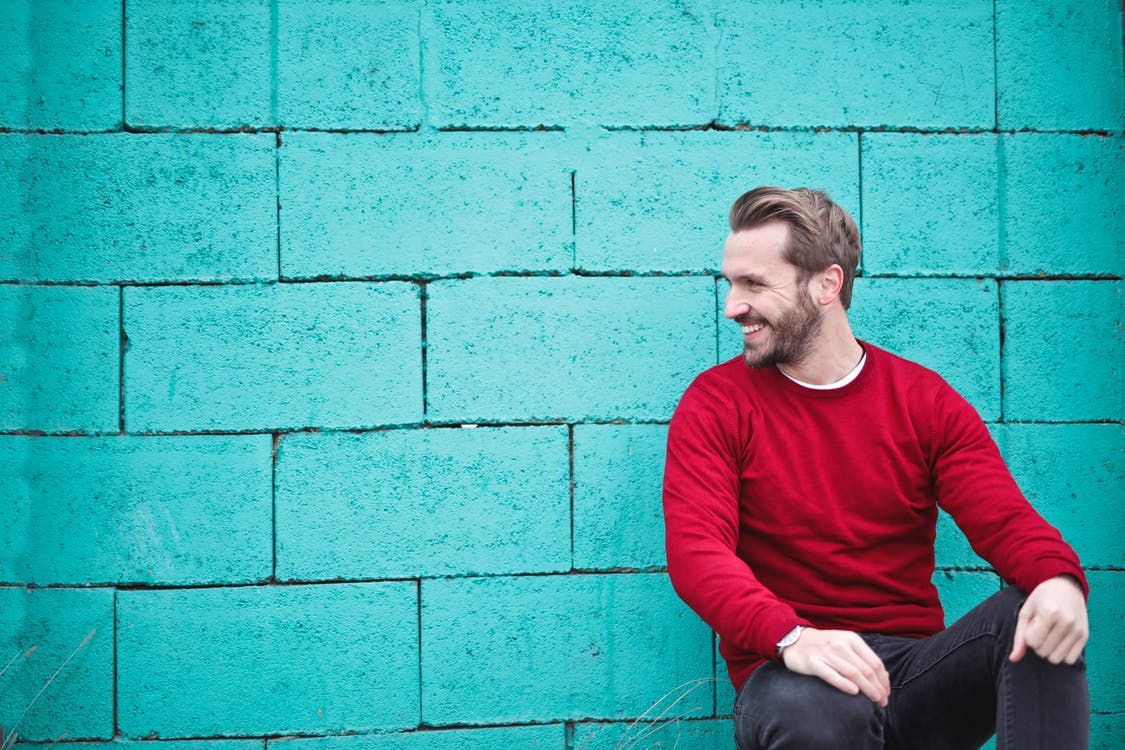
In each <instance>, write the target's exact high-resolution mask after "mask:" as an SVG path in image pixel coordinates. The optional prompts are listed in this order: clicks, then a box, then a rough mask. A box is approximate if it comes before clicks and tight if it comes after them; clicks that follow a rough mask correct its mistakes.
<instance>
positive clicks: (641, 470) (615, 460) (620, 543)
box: [574, 424, 668, 570]
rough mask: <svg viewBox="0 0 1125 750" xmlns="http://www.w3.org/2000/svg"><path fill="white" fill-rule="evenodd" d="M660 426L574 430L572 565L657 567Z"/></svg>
mask: <svg viewBox="0 0 1125 750" xmlns="http://www.w3.org/2000/svg"><path fill="white" fill-rule="evenodd" d="M667 437H668V428H667V426H665V425H655V424H635V425H602V424H599V425H578V426H577V427H575V428H574V567H576V568H579V569H588V570H606V569H609V568H656V567H663V566H664V565H665V564H666V561H665V559H664V516H663V514H662V513H661V510H660V491H661V486H662V484H663V479H664V443H665V440H667Z"/></svg>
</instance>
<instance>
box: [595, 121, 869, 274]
mask: <svg viewBox="0 0 1125 750" xmlns="http://www.w3.org/2000/svg"><path fill="white" fill-rule="evenodd" d="M858 154H859V147H858V145H857V137H856V135H855V134H854V133H792V132H775V133H757V132H750V133H717V132H690V133H607V134H604V135H602V136H601V137H598V138H596V139H593V140H591V141H590V145H589V153H587V154H585V155H584V156H583V157H582V158H581V159H580V160H579V162H578V168H577V174H576V189H575V218H576V232H577V234H576V247H577V249H576V265H577V266H578V268H582V269H586V270H592V271H667V272H682V271H697V272H698V271H706V272H710V273H717V272H718V270H719V266H720V265H721V263H722V259H723V241H724V240H725V239H726V235H727V233H728V232H729V231H730V230H729V225H728V223H727V214H728V212H729V211H730V207H731V204H732V203H734V201H735V199H736V198H738V196H740V195H742V194H743V193H745V192H746V191H747V190H750V189H752V188H755V187H757V186H759V185H778V186H780V187H787V188H793V187H799V186H807V187H813V188H824V189H827V190H828V191H829V193H830V195H832V197H833V199H834V200H836V201H838V202H839V203H840V205H842V206H844V207H845V208H846V209H847V210H848V211H849V212H851V213H852V215H853V216H855V218H856V221H859V158H858Z"/></svg>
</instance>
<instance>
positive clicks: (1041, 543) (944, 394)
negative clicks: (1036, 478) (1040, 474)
mask: <svg viewBox="0 0 1125 750" xmlns="http://www.w3.org/2000/svg"><path fill="white" fill-rule="evenodd" d="M932 438H933V443H932V446H931V451H930V454H931V462H930V465H931V467H932V472H933V477H934V486H935V488H936V491H937V499H938V504H939V505H940V506H941V507H942V508H944V509H945V510H946V511H947V512H948V513H949V514H950V515H951V516H952V517H953V520H954V521H955V522H956V523H957V525H958V526H959V527H960V528H961V530H962V531H963V532H964V533H965V536H966V538H967V539H968V540H969V544H970V545H972V547H973V550H974V551H975V552H976V553H977V554H978V555H980V556H981V557H982V558H984V559H985V560H987V561H988V562H989V563H991V564H992V566H993V567H994V568H996V571H997V572H998V573H999V574H1000V576H1001V577H1002V578H1003V579H1004V580H1006V581H1008V582H1009V583H1012V584H1014V585H1016V586H1017V587H1019V588H1020V589H1022V590H1024V591H1027V592H1030V591H1031V590H1032V589H1034V588H1035V587H1036V586H1038V585H1039V584H1040V583H1042V582H1043V581H1045V580H1047V579H1049V578H1053V577H1055V576H1058V575H1070V576H1073V577H1074V578H1075V579H1076V580H1077V581H1078V582H1079V584H1080V585H1081V586H1082V589H1083V591H1084V592H1085V593H1086V594H1087V595H1088V594H1089V584H1088V583H1087V581H1086V576H1085V574H1084V573H1083V571H1082V567H1081V564H1080V563H1079V560H1078V555H1077V554H1076V553H1075V552H1074V550H1073V549H1071V547H1070V546H1069V545H1067V544H1066V542H1064V541H1063V539H1062V536H1061V535H1060V534H1059V532H1058V530H1057V529H1055V527H1053V526H1051V525H1050V524H1049V523H1047V521H1046V520H1045V519H1044V518H1043V517H1042V516H1040V515H1039V513H1037V512H1036V511H1035V509H1034V508H1033V507H1032V506H1031V504H1030V503H1029V502H1028V501H1027V499H1026V498H1025V497H1024V496H1023V494H1022V493H1021V492H1020V490H1019V487H1017V486H1016V482H1015V480H1014V479H1013V478H1012V475H1011V472H1010V471H1009V470H1008V467H1007V465H1006V464H1005V463H1004V459H1003V458H1002V457H1001V456H1000V451H999V449H998V448H997V447H996V443H995V442H994V441H993V440H992V437H991V436H990V435H989V433H988V429H987V428H986V427H985V425H984V422H983V421H981V419H980V417H979V416H978V415H977V413H976V411H975V410H974V409H973V407H972V406H971V405H970V404H969V403H968V402H967V401H965V399H964V398H962V397H961V396H960V395H959V394H958V393H957V392H956V391H954V390H953V389H952V388H951V387H949V386H948V385H946V384H945V383H944V382H943V383H942V387H941V388H940V389H939V390H938V392H937V394H936V395H935V397H934V421H933V435H932Z"/></svg>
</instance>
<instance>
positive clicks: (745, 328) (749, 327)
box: [742, 323, 765, 333]
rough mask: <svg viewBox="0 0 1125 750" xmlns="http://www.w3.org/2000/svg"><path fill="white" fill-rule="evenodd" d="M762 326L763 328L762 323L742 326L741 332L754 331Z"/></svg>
mask: <svg viewBox="0 0 1125 750" xmlns="http://www.w3.org/2000/svg"><path fill="white" fill-rule="evenodd" d="M763 328H765V326H764V325H762V324H761V323H758V324H757V325H752V326H742V332H743V333H755V332H757V331H760V330H762V329H763Z"/></svg>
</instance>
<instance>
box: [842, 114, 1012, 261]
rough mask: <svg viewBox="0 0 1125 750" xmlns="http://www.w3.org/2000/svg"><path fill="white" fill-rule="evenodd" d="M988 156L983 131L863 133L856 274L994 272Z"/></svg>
mask: <svg viewBox="0 0 1125 750" xmlns="http://www.w3.org/2000/svg"><path fill="white" fill-rule="evenodd" d="M996 156H997V154H996V136H995V135H993V134H991V133H984V134H980V135H920V134H917V133H865V134H864V136H863V251H864V260H863V269H864V272H865V273H868V274H895V275H918V274H921V275H926V274H953V275H958V276H963V275H987V274H995V273H996V272H997V270H998V269H999V264H1000V257H999V253H1000V250H999V239H998V237H997V235H998V234H999V228H1000V217H999V212H998V206H997V200H996V196H997V184H998V182H997V180H998V173H997V163H996Z"/></svg>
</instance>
